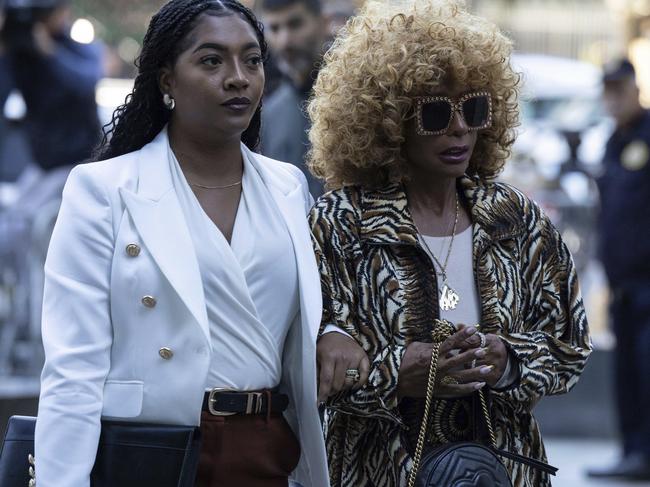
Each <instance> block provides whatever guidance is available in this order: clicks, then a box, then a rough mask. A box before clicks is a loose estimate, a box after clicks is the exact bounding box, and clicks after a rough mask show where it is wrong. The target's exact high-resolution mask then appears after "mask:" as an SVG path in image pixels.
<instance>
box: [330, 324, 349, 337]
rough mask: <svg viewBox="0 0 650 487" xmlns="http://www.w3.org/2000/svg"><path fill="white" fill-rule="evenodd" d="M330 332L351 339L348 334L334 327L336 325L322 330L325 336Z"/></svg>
mask: <svg viewBox="0 0 650 487" xmlns="http://www.w3.org/2000/svg"><path fill="white" fill-rule="evenodd" d="M332 332H335V333H341V334H342V335H345V336H347V337H349V338H352V335H350V334H349V333H348V332H347V331H345V330H344V329H343V328H340V327H338V326H336V325H327V326H326V327H325V329H324V330H323V335H325V334H327V333H332Z"/></svg>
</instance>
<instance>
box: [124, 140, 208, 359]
mask: <svg viewBox="0 0 650 487" xmlns="http://www.w3.org/2000/svg"><path fill="white" fill-rule="evenodd" d="M168 144H169V142H168V139H167V131H166V130H163V131H162V132H161V133H160V134H158V136H157V137H156V138H155V139H154V140H153V141H152V142H151V143H150V144H147V145H146V146H144V147H143V148H142V150H141V151H140V154H139V157H138V160H137V165H138V189H137V191H136V192H135V193H134V192H131V191H129V190H127V189H125V188H120V194H121V196H122V200H123V201H124V204H125V205H126V207H127V209H128V212H129V214H130V215H131V218H132V219H133V222H134V224H135V227H136V228H137V230H138V233H139V234H140V237H141V238H142V242H143V245H144V246H145V247H146V248H147V249H148V250H149V252H150V253H151V255H152V257H153V259H154V260H155V261H156V264H158V267H159V268H160V270H161V271H162V273H163V274H164V275H165V277H166V278H167V280H168V281H169V283H170V284H171V286H172V287H173V288H174V290H175V291H176V292H177V293H178V295H179V296H180V298H181V299H182V300H183V302H184V303H185V305H186V306H187V307H188V309H189V310H190V312H191V313H192V315H193V316H194V318H195V319H196V321H197V322H198V324H199V325H200V327H201V329H202V330H203V333H204V334H205V337H206V339H207V341H208V344H209V345H210V348H211V347H212V345H211V340H210V330H209V327H208V316H207V311H206V308H205V296H204V294H203V284H202V281H201V274H200V271H199V264H198V261H197V258H196V253H195V251H194V244H193V243H192V238H191V236H190V232H189V230H188V228H187V224H186V222H185V217H184V215H183V211H182V209H181V207H180V204H179V202H178V198H177V196H176V192H175V191H174V188H173V183H172V178H171V173H170V170H169V164H168V152H167V151H168V146H169V145H168Z"/></svg>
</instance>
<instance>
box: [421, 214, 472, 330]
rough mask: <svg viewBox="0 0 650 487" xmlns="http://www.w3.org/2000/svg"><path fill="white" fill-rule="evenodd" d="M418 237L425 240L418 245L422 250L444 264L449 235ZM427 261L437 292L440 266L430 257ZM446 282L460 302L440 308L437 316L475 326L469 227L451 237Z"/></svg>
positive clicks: (470, 229)
mask: <svg viewBox="0 0 650 487" xmlns="http://www.w3.org/2000/svg"><path fill="white" fill-rule="evenodd" d="M420 238H421V239H423V240H424V241H425V242H426V245H422V247H423V248H424V250H430V251H431V252H433V254H434V255H435V256H436V258H437V259H438V261H439V262H440V263H441V264H444V263H445V257H446V256H447V252H448V250H449V244H450V242H451V236H448V237H430V236H428V235H420ZM427 246H428V249H427ZM431 260H432V264H433V267H434V268H435V270H436V274H437V276H438V292H439V293H440V292H442V287H443V286H444V282H443V281H442V276H441V275H440V267H439V266H438V264H436V262H435V261H434V260H433V259H431ZM447 281H448V284H449V286H450V287H451V288H452V289H453V290H454V291H456V293H457V294H458V295H459V296H460V301H459V302H458V306H457V307H456V309H451V310H448V311H444V310H440V318H442V319H445V320H448V321H451V322H452V323H454V324H464V325H476V324H478V323H480V321H481V305H480V301H479V297H478V291H477V289H476V281H475V279H474V266H473V254H472V227H471V226H470V227H468V228H467V230H465V231H463V232H461V233H459V234H458V235H456V237H455V238H454V242H453V246H452V248H451V254H449V261H448V262H447Z"/></svg>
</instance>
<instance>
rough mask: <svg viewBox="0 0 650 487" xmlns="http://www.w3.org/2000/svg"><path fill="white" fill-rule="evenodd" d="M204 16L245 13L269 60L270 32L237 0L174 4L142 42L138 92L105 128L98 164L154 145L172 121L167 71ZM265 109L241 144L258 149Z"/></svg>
mask: <svg viewBox="0 0 650 487" xmlns="http://www.w3.org/2000/svg"><path fill="white" fill-rule="evenodd" d="M201 14H206V15H214V16H226V15H232V14H236V15H240V16H241V17H242V18H244V19H245V20H246V21H248V23H250V25H251V26H252V27H253V29H255V33H256V35H257V40H258V41H259V43H260V48H261V50H262V59H263V60H264V61H266V59H267V57H268V46H267V44H266V41H265V40H264V28H263V26H262V24H261V23H260V22H259V21H258V20H257V18H256V17H255V14H253V12H251V11H250V10H249V9H248V8H246V7H245V6H244V5H242V4H241V3H239V2H238V1H237V0H172V1H170V2H169V3H167V4H165V5H164V6H163V7H162V8H161V9H160V11H159V12H158V13H157V14H155V15H154V16H153V17H152V19H151V22H150V23H149V28H148V29H147V33H146V35H145V37H144V41H143V43H142V51H141V53H140V56H138V58H137V59H136V61H135V64H136V66H137V68H138V76H137V77H136V78H135V84H134V86H133V91H132V92H131V93H130V94H129V95H128V96H127V97H126V101H125V103H124V105H121V106H119V107H118V108H117V109H116V110H115V112H114V113H113V117H112V120H111V121H110V122H109V123H108V124H106V125H105V126H104V137H103V139H102V141H101V143H100V144H99V146H98V148H97V150H96V151H95V156H94V159H95V160H102V159H110V158H112V157H117V156H121V155H123V154H127V153H129V152H132V151H135V150H139V149H141V148H142V147H144V146H145V145H146V144H148V143H149V142H151V141H152V140H153V139H154V137H155V136H156V135H157V134H158V133H159V132H160V131H161V130H162V128H163V127H164V126H165V124H167V123H168V122H169V119H170V117H171V112H170V110H168V109H167V108H166V107H165V105H164V104H163V97H162V93H161V92H160V87H159V85H158V77H159V73H160V70H161V68H163V67H164V66H173V65H174V63H175V62H176V60H177V59H178V56H179V55H180V54H181V53H182V51H183V50H184V49H185V46H184V42H183V41H184V40H185V38H186V37H187V35H188V34H189V33H190V32H191V31H192V29H193V28H194V27H195V26H196V23H197V21H198V18H199V17H200V15H201ZM261 119H262V105H261V103H260V106H259V107H258V108H257V110H256V112H255V114H254V115H253V118H252V120H251V123H250V125H249V126H248V128H247V129H246V130H245V131H244V133H243V134H242V137H241V140H242V142H243V143H244V144H246V146H247V147H248V148H250V149H251V150H255V149H256V148H257V145H258V143H259V138H260V127H261V123H262V122H261Z"/></svg>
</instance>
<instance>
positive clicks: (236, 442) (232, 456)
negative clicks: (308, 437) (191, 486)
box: [196, 411, 300, 487]
mask: <svg viewBox="0 0 650 487" xmlns="http://www.w3.org/2000/svg"><path fill="white" fill-rule="evenodd" d="M201 441H202V444H201V458H200V461H199V470H198V474H197V477H196V487H287V485H288V483H289V475H290V474H291V472H292V471H293V470H294V469H295V468H296V466H297V465H298V461H299V460H300V444H299V442H298V440H297V438H296V436H295V435H294V433H293V431H292V430H291V428H290V427H289V424H288V423H287V421H286V420H285V419H284V416H282V414H271V415H236V416H213V415H211V414H210V413H208V412H205V411H204V412H203V413H202V414H201Z"/></svg>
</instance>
